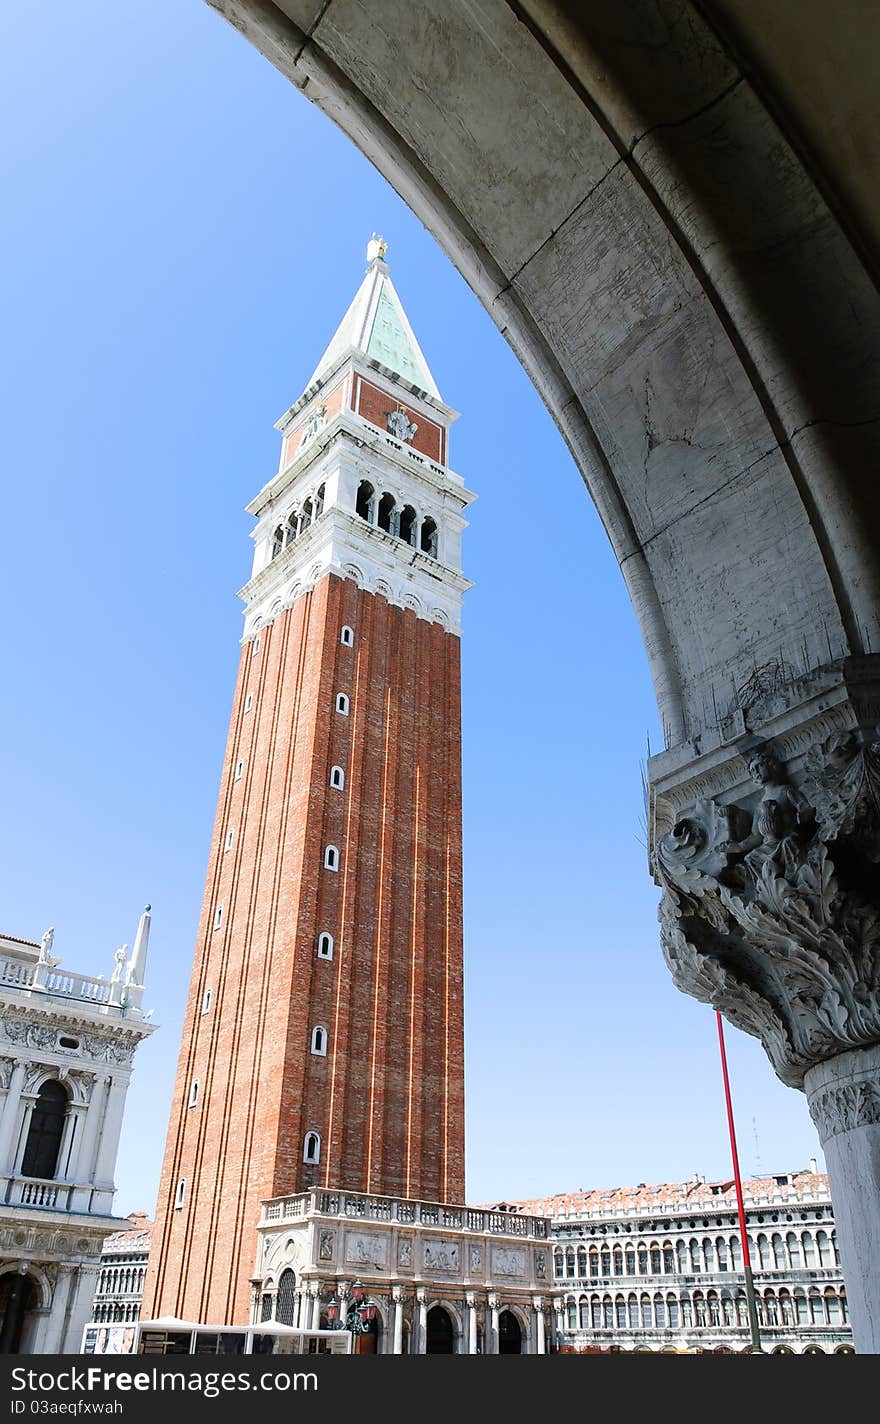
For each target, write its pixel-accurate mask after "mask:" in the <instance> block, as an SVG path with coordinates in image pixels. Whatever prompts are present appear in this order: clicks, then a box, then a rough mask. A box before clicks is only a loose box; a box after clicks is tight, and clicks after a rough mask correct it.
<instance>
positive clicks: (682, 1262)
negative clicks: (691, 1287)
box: [675, 1240, 688, 1276]
mask: <svg viewBox="0 0 880 1424" xmlns="http://www.w3.org/2000/svg"><path fill="white" fill-rule="evenodd" d="M675 1254H676V1256H677V1258H678V1274H679V1275H680V1276H684V1275H687V1268H688V1259H687V1245H686V1243H685V1242H684V1241H681V1240H679V1241H677V1242H676V1244H675Z"/></svg>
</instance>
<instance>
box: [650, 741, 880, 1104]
mask: <svg viewBox="0 0 880 1424" xmlns="http://www.w3.org/2000/svg"><path fill="white" fill-rule="evenodd" d="M748 765H749V772H750V774H751V776H752V778H753V779H754V780H755V781H756V782H757V783H758V785H759V787H760V788H761V790H760V795H759V797H758V799H757V802H756V804H755V805H754V806H751V807H750V806H747V805H722V804H719V802H718V801H715V800H701V801H698V802H696V803H695V805H694V807H693V810H692V811H691V812H690V813H689V814H688V815H687V816H684V817H682V818H681V819H679V821H677V822H676V824H675V825H674V826H673V828H672V830H671V831H669V832H667V833H666V834H665V835H664V836H662V837H661V838H660V839H659V841H658V843H657V846H656V848H655V853H654V864H655V870H656V873H657V877H658V879H659V881H660V883H661V884H662V886H663V890H664V894H663V900H662V902H661V911H660V919H661V927H662V928H661V943H662V947H663V953H664V957H665V958H666V962H667V964H668V965H669V968H670V970H671V972H672V975H673V979H674V980H675V983H676V984H677V986H678V987H679V988H681V989H683V990H684V991H685V992H687V993H690V994H692V995H693V996H695V997H696V998H699V999H702V1000H704V1001H706V1002H709V1003H711V1004H712V1005H713V1006H714V1007H715V1008H717V1009H720V1010H721V1012H722V1013H724V1014H725V1016H726V1017H727V1018H729V1019H730V1020H731V1022H733V1023H735V1024H737V1025H738V1026H739V1027H741V1028H743V1029H744V1030H745V1031H746V1032H748V1033H751V1034H754V1035H756V1036H757V1037H759V1038H760V1039H761V1040H762V1042H763V1043H764V1047H765V1049H766V1051H767V1053H768V1056H769V1057H770V1059H771V1062H772V1063H773V1066H774V1068H775V1069H776V1072H777V1073H778V1074H779V1076H780V1077H781V1078H782V1080H783V1082H786V1083H789V1084H791V1085H792V1086H795V1087H799V1086H801V1085H802V1083H803V1078H804V1074H805V1073H806V1072H807V1070H808V1069H809V1068H810V1067H812V1066H813V1065H814V1064H815V1063H817V1062H819V1061H821V1060H823V1059H825V1058H829V1057H833V1056H835V1055H836V1054H839V1053H842V1052H846V1051H847V1050H849V1049H852V1048H856V1047H864V1046H867V1045H869V1044H871V1043H875V1042H877V1041H878V1040H880V1005H878V1002H877V995H876V984H877V980H878V978H880V962H878V949H880V913H878V903H877V895H876V888H875V883H876V876H873V877H872V876H866V875H865V874H864V873H863V867H864V865H865V863H866V858H868V859H871V858H874V854H873V853H874V848H875V847H874V839H875V837H876V834H877V830H876V818H877V790H878V786H880V781H878V780H877V770H878V767H877V748H876V744H874V743H871V744H866V739H865V738H864V737H862V736H861V734H849V735H847V736H835V737H834V738H832V739H830V741H829V742H826V743H825V744H824V745H823V747H822V748H817V749H816V750H815V751H814V753H813V755H812V756H810V757H808V759H807V763H806V771H807V777H806V779H805V781H804V783H803V785H802V786H801V787H800V788H799V787H797V786H795V785H794V784H793V783H792V781H791V780H790V778H789V776H788V774H787V773H786V771H785V770H784V768H783V767H782V766H781V764H780V762H779V761H778V759H777V758H776V756H775V755H774V754H773V753H771V752H770V751H769V750H767V749H766V748H760V749H758V750H756V751H754V752H752V753H751V755H750V757H749V763H748ZM807 791H809V794H807ZM862 830H864V832H865V836H864V837H862V836H861V831H862ZM844 838H846V840H844ZM853 838H856V842H857V844H856V846H855V848H853V845H852V840H853Z"/></svg>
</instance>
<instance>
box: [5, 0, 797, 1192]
mask: <svg viewBox="0 0 880 1424" xmlns="http://www.w3.org/2000/svg"><path fill="white" fill-rule="evenodd" d="M0 56H2V57H0V135H2V137H0V153H2V159H0V162H2V185H3V194H4V209H5V215H4V219H3V226H2V229H0V243H2V248H3V261H2V273H3V281H4V288H5V290H4V292H3V305H2V309H3V314H4V327H5V340H4V341H3V343H2V350H0V364H2V369H0V402H2V406H3V416H2V420H3V424H2V428H3V433H4V457H5V458H4V460H3V475H2V479H3V492H4V506H5V508H4V513H5V518H4V519H3V521H2V528H3V534H2V538H3V561H2V569H3V578H4V584H5V599H4V604H5V607H6V611H7V618H6V633H5V669H6V676H5V679H4V696H3V697H2V699H0V719H2V733H3V742H2V744H3V747H4V749H5V768H4V791H5V797H4V814H3V817H2V820H0V842H2V843H0V867H2V868H0V890H2V898H0V929H2V930H3V931H4V932H5V933H9V934H13V935H19V936H22V937H26V938H39V936H40V934H41V933H42V931H43V930H44V929H45V928H46V927H47V925H49V924H52V925H54V926H55V929H56V937H55V949H56V952H57V953H59V954H60V955H61V956H62V957H63V959H64V961H65V963H66V964H67V965H68V966H69V967H72V968H74V969H78V970H81V971H83V972H102V971H103V972H104V973H106V974H109V973H110V971H111V970H112V966H113V951H114V949H115V948H116V946H117V945H118V944H120V943H121V942H122V941H123V940H127V941H129V942H130V941H131V939H132V938H133V935H134V931H135V927H136V923H137V917H138V914H139V911H140V909H141V907H142V905H143V904H144V903H145V902H146V901H148V900H149V901H151V902H152V905H153V910H154V930H153V941H152V946H151V962H150V969H149V979H148V991H147V998H146V1002H147V1004H148V1005H151V1006H153V1007H154V1009H155V1018H156V1020H157V1021H158V1023H159V1024H160V1025H161V1028H160V1029H159V1031H158V1032H157V1033H155V1034H154V1035H153V1037H152V1039H151V1040H150V1041H149V1042H148V1043H147V1044H146V1045H145V1046H144V1047H143V1048H142V1049H141V1050H140V1052H139V1055H138V1058H137V1060H136V1070H135V1075H134V1079H133V1082H132V1088H131V1093H130V1097H129V1105H128V1110H127V1117H126V1123H125V1128H124V1133H123V1141H122V1149H121V1155H120V1162H119V1169H118V1174H117V1180H118V1185H119V1192H118V1196H117V1203H116V1206H117V1210H119V1211H121V1212H128V1211H131V1210H134V1209H138V1208H146V1209H148V1210H152V1208H153V1205H154V1202H155V1194H156V1188H157V1184H158V1176H159V1170H160V1165H161V1155H162V1149H163V1144H164V1136H165V1128H166V1123H167V1113H168V1104H169V1100H170V1092H171V1084H172V1079H173V1074H174V1068H175V1063H176V1057H177V1051H178V1046H179V1035H180V1025H181V1019H182V1013H183V1006H184V1001H185V996H186V990H187V983H188V978H189V970H190V965H191V961H192V951H193V943H194V935H195V929H196V923H197V918H198V910H199V902H200V898H201V893H202V881H203V876H204V871H205V864H206V859H207V852H208V841H209V836H210V830H211V824H212V819H213V814H214V802H215V797H216V793H217V783H218V778H219V773H220V765H221V757H222V751H223V745H224V740H225V735H226V723H227V718H228V714H229V707H230V702H231V697H232V689H233V681H234V676H235V668H236V660H237V656H238V640H239V637H240V634H241V618H240V612H239V604H238V602H237V600H236V598H235V590H236V589H237V588H239V587H240V586H241V585H242V583H243V582H244V581H245V579H246V577H247V575H248V572H249V567H250V555H251V545H250V540H249V539H248V537H247V535H248V532H249V529H250V527H251V518H250V516H249V515H247V514H246V513H245V512H244V506H245V504H246V503H247V501H248V500H249V499H250V498H252V496H253V495H254V494H255V493H256V491H257V490H258V489H259V488H260V486H261V485H262V484H263V483H264V482H265V480H266V478H267V477H268V475H269V474H271V473H272V471H273V469H274V468H275V466H276V464H277V458H278V436H277V433H276V432H275V431H274V429H273V423H274V421H275V420H276V419H277V418H278V416H279V415H280V414H281V412H282V411H284V410H285V409H287V407H288V406H289V405H290V404H291V402H292V401H293V400H294V399H295V398H296V397H297V396H298V395H299V393H300V391H301V389H302V387H303V385H304V383H305V381H306V380H307V378H308V376H309V374H310V373H311V370H312V368H313V366H314V363H315V361H316V360H317V358H318V356H319V355H320V353H321V351H322V350H323V348H324V346H325V345H326V343H327V341H328V339H329V337H330V335H331V333H332V330H333V329H334V327H335V326H336V324H337V322H338V321H339V319H340V317H341V316H342V314H343V312H344V310H345V308H346V306H347V305H348V302H349V301H350V299H351V297H352V295H353V293H354V291H355V289H356V287H357V284H358V282H359V280H360V277H361V275H362V271H363V253H364V247H365V244H366V241H367V238H368V237H369V235H370V233H371V231H372V230H373V229H377V230H379V231H381V232H383V233H384V235H385V237H386V239H387V240H388V242H389V244H390V248H389V254H388V258H389V263H390V266H391V271H392V274H393V277H394V281H395V285H396V286H397V289H398V291H399V293H400V295H401V297H402V299H403V302H404V305H405V306H406V309H407V312H408V315H409V317H410V320H411V322H412V324H413V327H414V329H415V331H416V333H417V335H418V337H419V340H420V343H421V345H422V346H423V348H424V350H425V353H426V356H427V358H428V360H429V362H430V364H431V367H432V370H433V372H434V375H435V377H436V379H437V381H438V384H439V386H440V389H441V392H442V394H443V396H444V398H445V399H446V400H447V401H448V402H449V403H450V404H452V405H454V406H455V407H456V408H457V409H458V410H460V411H461V412H462V419H461V421H460V422H459V424H458V425H457V427H456V429H455V431H454V433H453V444H452V464H453V466H454V467H455V468H456V469H457V470H458V471H459V472H460V473H461V474H462V475H463V477H464V479H465V481H466V483H467V485H468V486H469V488H471V489H473V490H475V491H476V492H477V493H478V495H479V499H478V501H477V503H476V504H475V505H474V506H473V507H472V509H471V510H470V517H471V525H470V528H469V529H468V530H467V532H466V535H465V544H464V550H465V554H464V557H465V571H466V573H467V574H468V576H469V577H470V578H472V579H473V580H474V581H475V587H474V589H473V590H472V591H471V592H470V593H469V594H468V595H467V602H466V609H465V634H464V640H463V645H462V655H463V684H464V692H463V716H464V795H465V825H464V834H465V935H466V997H465V1003H466V1044H467V1104H468V1121H467V1132H468V1147H467V1188H468V1196H469V1198H470V1200H472V1201H484V1200H489V1199H496V1200H497V1199H498V1198H500V1197H504V1196H508V1197H517V1196H527V1195H538V1194H543V1193H547V1192H553V1191H563V1190H567V1189H571V1188H575V1187H578V1186H584V1187H588V1186H596V1187H599V1186H606V1187H613V1186H617V1185H622V1184H624V1183H628V1182H641V1181H645V1182H652V1181H670V1180H674V1179H678V1178H682V1177H685V1176H689V1175H691V1174H692V1173H693V1172H695V1171H700V1172H704V1173H705V1174H706V1175H707V1176H708V1177H710V1178H711V1177H714V1176H723V1175H726V1174H727V1173H728V1171H729V1155H728V1146H727V1137H726V1125H725V1120H724V1113H723V1099H722V1092H721V1083H720V1073H719V1068H718V1060H717V1045H716V1037H715V1024H714V1016H713V1014H712V1012H711V1010H710V1009H708V1008H707V1007H706V1006H704V1005H701V1004H698V1003H696V1002H695V1001H693V1000H691V999H688V998H686V997H684V996H683V995H681V994H679V993H678V992H677V991H676V990H675V989H674V988H673V986H672V983H671V980H670V978H669V975H668V973H667V970H666V968H665V966H664V964H663V961H662V958H661V955H660V950H659V943H658V929H657V922H656V905H657V891H656V889H655V887H654V886H653V885H652V883H651V880H650V878H649V876H648V874H647V870H646V855H645V850H644V845H643V829H642V825H641V817H642V805H641V787H640V776H639V763H640V759H642V758H643V757H644V752H645V743H646V737H647V736H650V738H651V742H652V745H653V746H654V748H655V749H656V748H657V747H659V746H660V744H661V740H660V733H659V728H658V720H657V715H656V710H655V706H654V701H653V694H652V690H651V682H650V677H649V674H648V668H647V661H646V658H645V654H644V650H643V646H642V642H641V637H640V634H639V630H638V627H637V624H636V621H635V617H634V615H633V612H632V609H631V607H630V604H629V600H628V597H627V594H626V590H625V588H624V585H623V581H622V579H621V577H620V574H619V572H618V569H617V565H616V562H615V560H614V557H613V554H612V552H611V548H610V545H609V544H608V542H607V540H606V538H605V535H604V532H603V530H602V527H601V524H600V522H599V520H598V517H597V515H596V513H595V511H594V509H593V506H592V504H591V503H590V500H589V498H588V496H587V494H586V492H585V490H584V487H583V484H582V482H581V479H580V476H579V475H578V472H577V470H576V469H575V467H574V464H573V462H572V460H571V457H570V455H569V454H568V451H567V450H566V447H565V445H564V443H563V441H562V439H561V438H560V436H559V434H558V432H557V431H556V428H555V426H554V424H553V422H552V420H551V418H550V416H549V415H548V413H547V412H546V410H545V409H544V407H543V405H542V404H541V402H540V400H539V398H538V396H537V394H536V393H535V391H534V390H533V388H532V387H531V385H530V383H529V381H528V379H527V378H526V376H525V375H524V373H523V372H522V370H521V369H520V367H519V365H518V363H517V361H516V359H515V357H514V356H513V354H512V352H511V351H510V350H509V349H508V347H507V346H506V344H505V342H504V341H503V339H502V337H501V336H500V335H499V334H498V332H497V331H496V330H495V328H494V326H493V325H492V323H491V321H490V320H489V318H488V316H487V315H486V314H485V312H484V311H483V309H482V307H481V306H480V305H479V303H478V301H477V300H476V298H475V297H474V296H473V294H472V293H471V292H470V290H469V289H468V287H467V286H466V285H465V283H464V282H463V281H462V279H461V278H460V277H459V275H458V273H457V272H456V271H455V269H454V268H453V267H452V265H451V264H450V262H449V261H448V260H447V259H446V257H445V256H444V255H443V253H442V252H441V251H440V249H439V248H438V247H437V245H436V243H435V242H434V240H433V238H432V237H431V236H430V235H429V234H428V233H427V232H426V231H425V229H424V228H423V227H422V225H421V224H420V223H419V221H418V220H417V219H416V218H415V217H414V216H413V215H412V214H411V213H410V212H409V210H408V209H407V208H406V207H405V205H404V204H403V203H402V202H401V201H400V199H399V198H398V197H397V196H396V194H395V193H394V192H393V191H392V190H391V189H390V188H389V187H388V185H387V184H386V183H385V182H384V180H383V179H382V178H380V177H379V175H378V174H377V173H376V172H375V171H374V170H373V169H372V168H371V167H370V165H369V164H368V163H367V161H366V160H365V159H363V158H362V157H361V155H360V154H359V153H358V152H357V151H356V150H355V149H354V148H353V146H352V145H351V144H350V143H349V141H348V140H347V139H346V138H345V137H344V136H343V135H341V134H340V133H339V132H338V131H337V130H336V129H335V128H334V127H333V126H332V125H331V124H330V123H329V122H328V121H327V120H326V119H325V118H324V117H323V116H322V115H321V114H319V113H318V111H317V110H315V109H313V108H312V106H311V105H310V104H309V103H308V102H307V101H306V100H305V99H304V98H302V97H301V96H300V95H299V94H298V93H297V92H296V91H295V90H294V89H293V87H292V86H290V85H289V84H288V83H287V82H286V81H285V80H283V79H282V78H281V76H280V75H278V74H277V73H276V72H275V71H274V70H273V69H272V68H271V67H270V65H269V64H268V63H267V62H266V61H264V60H263V59H262V58H261V57H260V56H259V55H258V54H257V53H256V52H255V51H254V50H252V49H251V48H250V47H249V46H248V44H247V43H246V42H245V41H244V40H243V39H242V38H241V37H240V36H239V35H237V34H236V33H235V32H234V31H233V30H232V29H231V28H229V27H228V26H227V25H226V24H225V23H224V22H223V21H222V20H221V19H220V18H219V17H218V16H217V15H216V14H215V13H214V12H213V11H212V10H210V9H209V8H208V7H207V6H206V5H204V4H203V3H201V0H173V3H172V0H127V3H126V4H125V5H124V6H120V5H116V4H111V3H110V0H92V3H90V4H89V5H86V6H69V5H67V4H65V3H62V0H34V3H32V4H31V5H29V6H21V7H11V6H10V7H5V9H4V11H3V13H2V15H0ZM728 1052H729V1058H730V1066H731V1072H732V1074H733V1087H734V1099H735V1107H736V1112H737V1120H738V1126H739V1136H740V1155H741V1158H742V1161H743V1167H744V1169H745V1170H746V1171H749V1172H751V1171H753V1170H755V1169H756V1168H757V1167H758V1166H760V1167H762V1168H763V1169H765V1170H781V1169H790V1168H796V1167H801V1166H806V1165H807V1162H808V1159H809V1158H810V1157H811V1156H816V1157H818V1158H819V1161H820V1164H821V1160H822V1159H821V1154H820V1150H819V1145H818V1139H817V1137H816V1134H815V1131H814V1129H813V1127H812V1124H811V1122H810V1119H809V1116H808V1113H807V1109H806V1104H805V1102H804V1099H803V1098H802V1096H801V1095H800V1094H799V1093H796V1092H793V1091H792V1090H790V1089H787V1088H785V1087H783V1086H782V1085H781V1084H780V1083H779V1082H778V1080H777V1079H776V1078H775V1077H774V1075H773V1073H772V1071H771V1069H770V1067H769V1065H768V1063H767V1060H766V1059H765V1057H764V1054H763V1050H762V1049H761V1048H760V1045H759V1044H758V1043H757V1042H755V1041H754V1040H751V1039H749V1038H747V1037H746V1036H744V1035H742V1034H740V1033H739V1032H737V1031H736V1030H734V1029H732V1028H731V1029H728Z"/></svg>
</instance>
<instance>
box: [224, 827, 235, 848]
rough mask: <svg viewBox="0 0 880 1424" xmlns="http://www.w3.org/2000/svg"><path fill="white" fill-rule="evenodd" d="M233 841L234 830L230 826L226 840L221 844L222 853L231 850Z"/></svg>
mask: <svg viewBox="0 0 880 1424" xmlns="http://www.w3.org/2000/svg"><path fill="white" fill-rule="evenodd" d="M234 840H235V828H234V826H230V827H229V830H228V831H227V832H226V840H225V841H224V842H223V849H224V851H227V850H232V842H233V841H234Z"/></svg>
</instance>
